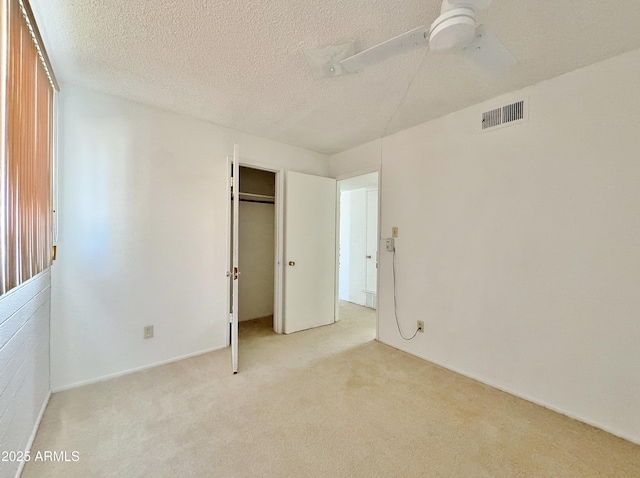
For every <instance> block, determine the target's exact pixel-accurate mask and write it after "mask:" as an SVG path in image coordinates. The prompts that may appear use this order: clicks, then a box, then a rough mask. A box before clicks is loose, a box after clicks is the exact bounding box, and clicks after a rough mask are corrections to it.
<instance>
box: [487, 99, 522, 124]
mask: <svg viewBox="0 0 640 478" xmlns="http://www.w3.org/2000/svg"><path fill="white" fill-rule="evenodd" d="M528 118H529V101H528V100H522V101H518V102H517V103H512V104H510V105H506V106H501V107H500V108H496V109H493V110H491V111H485V112H484V113H482V126H481V132H485V131H492V130H494V129H498V128H504V127H505V126H512V125H514V124H518V123H522V122H524V121H527V119H528Z"/></svg>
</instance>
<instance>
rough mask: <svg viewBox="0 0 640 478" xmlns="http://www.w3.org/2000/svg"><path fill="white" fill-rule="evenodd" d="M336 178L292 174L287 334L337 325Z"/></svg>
mask: <svg viewBox="0 0 640 478" xmlns="http://www.w3.org/2000/svg"><path fill="white" fill-rule="evenodd" d="M335 248H336V181H335V179H330V178H323V177H320V176H311V175H308V174H301V173H294V172H290V171H289V172H287V176H286V181H285V255H284V257H285V270H286V275H285V288H284V293H285V296H284V332H285V333H286V334H290V333H292V332H297V331H299V330H305V329H310V328H313V327H319V326H322V325H327V324H331V323H333V322H334V320H335V306H334V303H335V280H336V274H335V266H336V249H335Z"/></svg>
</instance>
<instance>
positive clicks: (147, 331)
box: [144, 325, 153, 339]
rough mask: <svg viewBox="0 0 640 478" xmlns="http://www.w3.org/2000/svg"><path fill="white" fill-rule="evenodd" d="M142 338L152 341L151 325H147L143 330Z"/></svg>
mask: <svg viewBox="0 0 640 478" xmlns="http://www.w3.org/2000/svg"><path fill="white" fill-rule="evenodd" d="M144 338H145V339H152V338H153V325H147V326H145V328H144Z"/></svg>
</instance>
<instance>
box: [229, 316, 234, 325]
mask: <svg viewBox="0 0 640 478" xmlns="http://www.w3.org/2000/svg"><path fill="white" fill-rule="evenodd" d="M229 323H230V324H233V314H229Z"/></svg>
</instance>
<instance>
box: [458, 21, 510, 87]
mask: <svg viewBox="0 0 640 478" xmlns="http://www.w3.org/2000/svg"><path fill="white" fill-rule="evenodd" d="M458 53H459V54H460V55H461V56H463V57H465V58H468V59H470V60H472V61H473V62H474V63H475V64H476V65H478V66H479V67H480V68H481V69H482V70H484V71H485V73H487V74H488V75H490V76H494V77H497V76H503V75H506V74H507V73H509V71H510V70H511V68H513V66H514V65H515V64H516V63H518V60H516V58H515V57H514V56H513V55H512V54H511V52H510V51H509V50H508V49H507V47H506V46H504V44H503V43H502V42H501V41H500V40H498V37H496V36H495V35H494V34H493V33H491V32H490V31H489V30H488V29H487V28H486V27H485V26H484V25H478V28H476V37H475V38H474V40H473V41H472V42H471V43H470V44H469V45H468V46H467V47H465V48H464V49H462V50H460V51H459V52H458Z"/></svg>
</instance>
